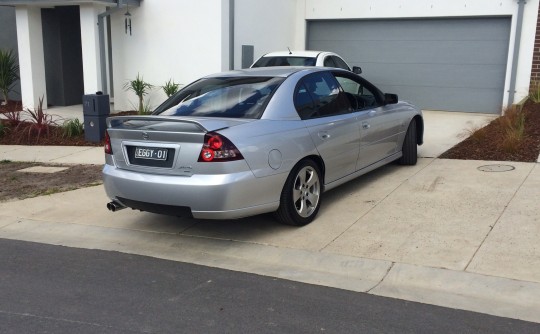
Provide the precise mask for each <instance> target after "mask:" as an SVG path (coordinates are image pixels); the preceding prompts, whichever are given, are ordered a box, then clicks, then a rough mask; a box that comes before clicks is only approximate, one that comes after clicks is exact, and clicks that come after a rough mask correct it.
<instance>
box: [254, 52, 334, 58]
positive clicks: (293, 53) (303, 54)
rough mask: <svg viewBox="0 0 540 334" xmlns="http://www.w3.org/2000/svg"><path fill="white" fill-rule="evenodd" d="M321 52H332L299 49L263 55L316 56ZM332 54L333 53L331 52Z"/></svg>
mask: <svg viewBox="0 0 540 334" xmlns="http://www.w3.org/2000/svg"><path fill="white" fill-rule="evenodd" d="M321 53H332V52H327V51H313V50H303V51H302V50H301V51H294V50H293V51H276V52H270V53H267V54H265V55H264V56H263V57H314V58H316V57H317V56H318V55H320V54H321ZM332 54H333V53H332Z"/></svg>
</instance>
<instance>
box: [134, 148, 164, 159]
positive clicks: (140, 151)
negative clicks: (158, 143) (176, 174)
mask: <svg viewBox="0 0 540 334" xmlns="http://www.w3.org/2000/svg"><path fill="white" fill-rule="evenodd" d="M167 153H168V151H167V149H166V148H156V147H136V148H135V158H136V159H152V160H167Z"/></svg>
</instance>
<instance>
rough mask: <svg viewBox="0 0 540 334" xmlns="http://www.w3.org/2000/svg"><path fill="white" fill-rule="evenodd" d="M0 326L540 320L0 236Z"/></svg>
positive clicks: (282, 327)
mask: <svg viewBox="0 0 540 334" xmlns="http://www.w3.org/2000/svg"><path fill="white" fill-rule="evenodd" d="M0 294H1V295H0V333H317V332H321V333H539V332H540V324H536V323H529V322H524V321H519V320H513V319H507V318H499V317H494V316H489V315H485V314H479V313H474V312H468V311H462V310H454V309H448V308H443V307H437V306H431V305H425V304H419V303H414V302H407V301H403V300H397V299H390V298H384V297H378V296H373V295H368V294H364V293H356V292H350V291H345V290H339V289H333V288H327V287H320V286H314V285H309V284H303V283H297V282H292V281H287V280H281V279H275V278H269V277H264V276H258V275H253V274H246V273H241V272H233V271H228V270H222V269H216V268H209V267H203V266H197V265H193V264H186V263H179V262H174V261H166V260H161V259H155V258H150V257H144V256H137V255H129V254H123V253H117V252H108V251H100V250H85V249H76V248H68V247H61V246H51V245H44V244H37V243H29V242H23V241H13V240H6V239H0Z"/></svg>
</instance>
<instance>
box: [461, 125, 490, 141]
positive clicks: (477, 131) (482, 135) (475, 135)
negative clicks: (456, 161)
mask: <svg viewBox="0 0 540 334" xmlns="http://www.w3.org/2000/svg"><path fill="white" fill-rule="evenodd" d="M462 135H463V137H466V138H471V139H472V140H473V141H475V142H481V141H483V140H485V139H486V137H487V130H486V128H485V126H484V125H477V126H475V127H473V128H470V129H467V130H465V133H463V134H462Z"/></svg>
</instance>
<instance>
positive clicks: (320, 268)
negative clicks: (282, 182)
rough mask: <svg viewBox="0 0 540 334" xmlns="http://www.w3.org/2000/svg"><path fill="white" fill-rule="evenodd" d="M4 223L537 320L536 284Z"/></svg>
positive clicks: (170, 238)
mask: <svg viewBox="0 0 540 334" xmlns="http://www.w3.org/2000/svg"><path fill="white" fill-rule="evenodd" d="M2 220H4V219H2ZM8 221H10V223H8V225H6V226H4V227H3V228H0V237H2V238H7V239H17V240H25V241H31V242H42V243H48V244H54V245H61V246H68V247H77V248H87V249H102V250H109V251H119V252H124V253H130V254H137V255H143V256H151V257H157V258H162V259H167V260H173V261H181V262H189V263H194V264H199V265H205V266H210V267H217V268H223V269H228V270H234V271H242V272H248V273H253V274H259V275H264V276H270V277H277V278H282V279H288V280H293V281H298V282H304V283H309V284H316V285H322V286H328V287H334V288H340V289H345V290H351V291H357V292H364V293H371V294H374V295H379V296H385V297H391V298H398V299H404V300H410V301H416V302H421V303H426V304H433V305H438V306H443V307H451V308H458V309H464V310H470V311H476V312H481V313H488V314H492V315H496V316H504V317H510V318H517V319H521V320H527V321H533V322H540V313H539V312H538V310H539V309H540V283H534V282H525V281H517V280H512V279H506V278H499V277H492V276H485V275H480V274H474V273H468V272H463V271H453V270H447V269H440V268H430V267H422V266H414V265H409V264H405V263H392V262H389V261H383V260H372V259H364V258H359V257H352V256H343V255H338V254H328V253H321V252H312V251H305V250H297V249H288V248H278V247H274V246H268V245H260V244H250V243H243V242H238V241H230V240H220V239H210V238H201V237H192V236H185V235H175V234H170V233H155V232H147V231H146V232H145V231H134V230H123V229H111V228H104V227H97V226H88V225H78V224H69V223H54V222H46V221H35V220H28V219H26V220H20V219H9V220H8Z"/></svg>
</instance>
